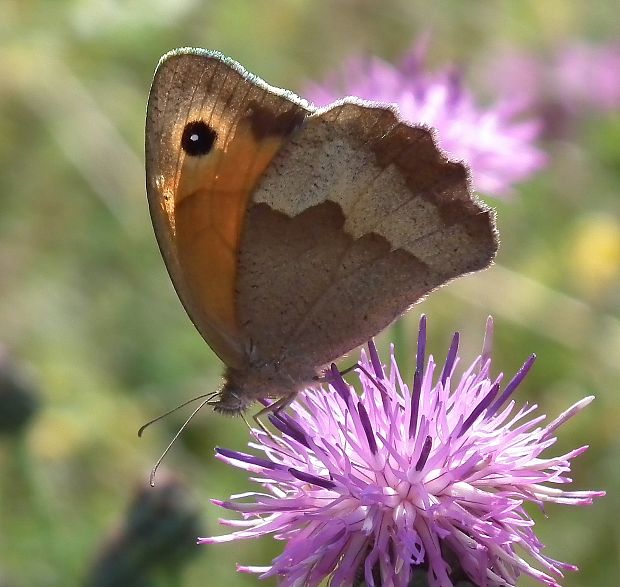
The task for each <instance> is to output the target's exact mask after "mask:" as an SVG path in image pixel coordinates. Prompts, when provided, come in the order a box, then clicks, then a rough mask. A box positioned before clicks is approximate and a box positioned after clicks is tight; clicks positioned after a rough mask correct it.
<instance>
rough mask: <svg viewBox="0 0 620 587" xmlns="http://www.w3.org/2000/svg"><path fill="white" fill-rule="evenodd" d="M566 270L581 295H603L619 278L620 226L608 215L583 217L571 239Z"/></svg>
mask: <svg viewBox="0 0 620 587" xmlns="http://www.w3.org/2000/svg"><path fill="white" fill-rule="evenodd" d="M568 263H569V270H570V272H571V275H572V278H573V280H574V282H575V283H576V284H577V287H579V288H580V289H581V291H582V292H583V293H584V295H586V296H588V297H596V296H599V295H600V294H602V293H603V292H604V291H605V290H607V288H608V287H609V286H610V285H611V283H612V282H613V281H615V280H616V279H618V277H619V276H620V223H619V222H618V220H617V219H616V218H614V217H613V216H611V215H610V214H604V213H597V214H591V215H589V216H586V217H583V218H582V219H581V220H580V222H579V224H578V226H577V227H576V230H575V233H574V234H573V238H572V250H571V254H570V256H569V260H568Z"/></svg>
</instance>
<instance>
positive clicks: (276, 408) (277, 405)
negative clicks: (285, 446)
mask: <svg viewBox="0 0 620 587" xmlns="http://www.w3.org/2000/svg"><path fill="white" fill-rule="evenodd" d="M296 395H297V394H296V393H290V394H288V395H285V396H283V397H281V398H279V399H277V400H276V401H275V402H273V403H271V404H269V405H268V406H265V407H264V408H262V409H261V410H259V411H258V412H256V414H254V416H252V418H253V419H254V422H256V425H257V426H258V427H259V428H260V429H261V430H262V431H263V432H264V433H265V434H267V436H269V438H271V440H273V441H274V442H275V441H276V439H275V437H274V436H273V434H272V433H271V432H270V431H269V430H268V429H267V427H266V426H265V425H264V424H263V422H262V420H261V417H262V416H264V415H266V414H269V413H270V412H272V413H274V414H277V413H278V412H280V411H281V410H283V409H284V408H286V406H288V405H289V404H290V403H291V402H292V401H293V400H294V399H295V396H296Z"/></svg>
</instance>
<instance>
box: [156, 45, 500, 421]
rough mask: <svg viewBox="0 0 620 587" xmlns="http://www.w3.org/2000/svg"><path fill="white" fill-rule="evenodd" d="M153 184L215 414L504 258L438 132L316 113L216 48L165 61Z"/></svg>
mask: <svg viewBox="0 0 620 587" xmlns="http://www.w3.org/2000/svg"><path fill="white" fill-rule="evenodd" d="M146 178H147V192H148V200H149V206H150V210H151V217H152V220H153V225H154V227H155V234H156V236H157V240H158V243H159V247H160V249H161V252H162V255H163V257H164V261H165V263H166V266H167V268H168V271H169V273H170V276H171V278H172V281H173V283H174V286H175V288H176V291H177V293H178V295H179V297H180V299H181V301H182V303H183V305H184V306H185V309H186V310H187V313H188V314H189V316H190V318H191V320H192V321H193V323H194V324H195V325H196V328H197V329H198V331H199V332H200V334H201V335H202V336H203V338H204V339H205V340H206V341H207V343H208V344H209V345H210V346H211V348H212V349H213V350H214V351H215V352H216V353H217V355H218V356H219V357H220V358H221V359H222V361H223V362H224V363H225V364H226V373H225V379H226V381H225V383H224V386H223V387H222V389H221V390H220V392H219V396H218V399H217V401H216V402H214V404H215V409H216V410H217V411H219V412H224V413H230V414H237V413H241V412H243V411H244V410H245V409H246V407H247V406H248V405H249V404H250V403H251V402H253V401H255V400H257V399H264V398H290V397H292V396H294V394H295V393H296V392H297V391H298V390H299V389H301V388H303V387H305V386H307V385H309V384H311V383H312V382H313V381H314V380H316V377H317V375H319V374H320V373H321V369H322V367H323V366H324V365H327V364H329V363H330V362H332V361H334V360H336V359H337V358H339V357H341V356H342V355H344V354H346V353H347V352H349V351H351V350H352V349H354V348H355V347H357V346H359V345H360V344H362V343H364V342H365V341H367V340H368V339H369V338H371V337H372V336H374V335H375V334H377V333H378V332H379V331H381V330H382V329H383V328H385V327H386V326H388V325H389V324H390V323H391V322H393V321H394V320H395V319H396V318H397V317H398V316H400V315H401V314H402V313H403V312H404V311H405V310H407V309H408V308H409V307H410V306H411V305H412V304H414V303H415V302H416V301H418V300H420V299H421V298H422V297H423V296H425V295H426V294H428V293H429V292H430V291H432V290H433V289H435V288H437V287H439V286H440V285H442V284H443V283H446V282H447V281H449V280H451V279H453V278H455V277H457V276H459V275H462V274H464V273H469V272H471V271H476V270H478V269H482V268H484V267H486V266H488V265H489V264H490V262H491V260H492V259H493V257H494V255H495V251H496V249H497V236H496V230H495V224H494V214H493V212H492V211H491V210H489V209H488V208H487V207H486V206H484V205H483V204H481V203H480V202H479V201H477V200H476V199H475V198H474V197H473V196H472V193H471V190H470V186H469V176H468V171H467V168H466V167H465V166H464V165H463V164H461V163H456V162H453V161H449V160H448V159H447V158H446V156H445V155H444V154H443V153H442V152H440V151H439V150H438V148H437V146H436V144H435V142H434V139H433V135H432V132H431V130H429V129H428V128H426V127H423V126H414V125H411V124H408V123H406V122H404V121H403V120H401V119H400V118H399V115H398V112H397V110H396V109H395V108H394V107H392V106H386V105H381V104H373V103H369V102H364V101H362V100H359V99H357V98H346V99H344V100H341V101H339V102H336V103H334V104H332V105H330V106H328V107H326V108H320V109H316V108H314V107H313V106H311V105H310V104H308V103H307V102H305V101H304V100H302V99H300V98H298V97H297V96H295V95H294V94H292V93H291V92H288V91H286V90H281V89H278V88H274V87H272V86H269V85H268V84H266V83H265V82H264V81H263V80H261V79H260V78H258V77H256V76H254V75H252V74H250V73H248V72H247V71H246V70H245V69H243V67H241V66H240V65H239V64H238V63H236V62H235V61H233V60H231V59H229V58H227V57H225V56H224V55H222V54H220V53H216V52H213V51H205V50H201V49H178V50H175V51H172V52H171V53H168V54H167V55H164V57H163V58H162V59H161V61H160V63H159V66H158V67H157V71H156V72H155V79H154V81H153V86H152V88H151V94H150V97H149V103H148V112H147V120H146Z"/></svg>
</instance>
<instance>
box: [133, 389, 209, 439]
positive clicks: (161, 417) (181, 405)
mask: <svg viewBox="0 0 620 587" xmlns="http://www.w3.org/2000/svg"><path fill="white" fill-rule="evenodd" d="M218 393H219V392H218V391H214V392H212V393H204V394H202V395H197V396H196V397H193V398H192V399H188V400H187V401H186V402H183V403H182V404H179V405H178V406H177V407H176V408H172V409H171V410H168V411H167V412H165V413H164V414H162V415H161V416H157V418H153V419H152V420H150V421H149V422H147V423H146V424H144V426H140V429H139V430H138V436H139V437H142V433H143V432H144V431H145V430H146V429H147V428H148V427H149V426H150V425H151V424H155V422H159V421H160V420H163V419H164V418H165V417H166V416H169V415H170V414H174V412H176V411H177V410H180V409H181V408H184V407H185V406H187V405H188V404H191V403H192V402H195V401H197V400H199V399H203V398H205V397H206V398H207V401H206V402H204V403H207V402H209V401H210V400H211V399H212V398H213V397H215V396H216V395H217V394H218ZM204 403H203V404H201V406H202V405H204ZM199 409H200V408H199Z"/></svg>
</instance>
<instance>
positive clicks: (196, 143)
mask: <svg viewBox="0 0 620 587" xmlns="http://www.w3.org/2000/svg"><path fill="white" fill-rule="evenodd" d="M216 138H217V133H216V132H215V130H213V129H212V128H211V127H210V126H209V125H208V124H207V123H206V122H203V121H202V120H195V121H193V122H188V123H187V124H186V125H185V129H184V130H183V136H182V137H181V147H183V150H184V151H185V152H186V153H187V154H188V155H189V156H190V157H200V156H201V155H206V154H207V153H208V152H209V151H210V150H211V149H212V148H213V144H214V143H215V139H216Z"/></svg>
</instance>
